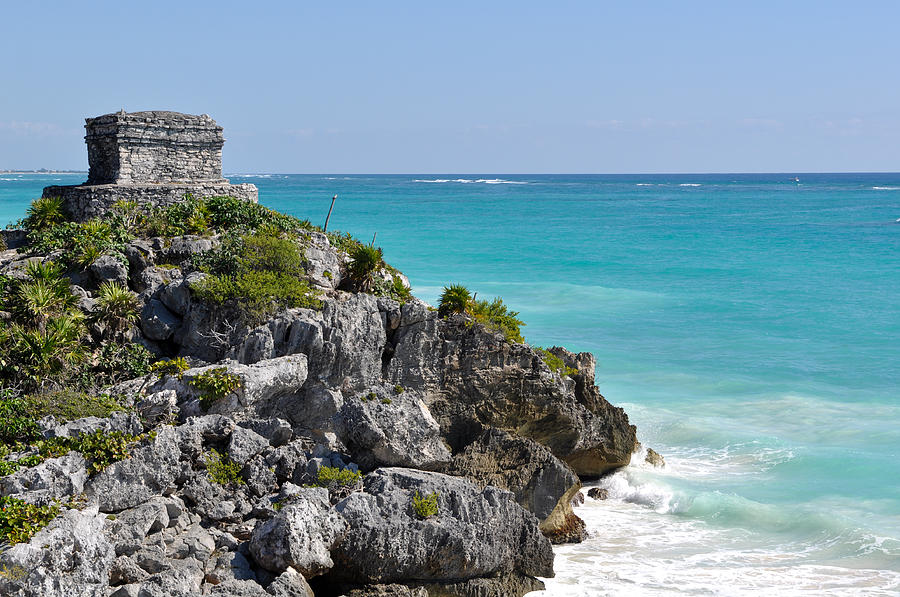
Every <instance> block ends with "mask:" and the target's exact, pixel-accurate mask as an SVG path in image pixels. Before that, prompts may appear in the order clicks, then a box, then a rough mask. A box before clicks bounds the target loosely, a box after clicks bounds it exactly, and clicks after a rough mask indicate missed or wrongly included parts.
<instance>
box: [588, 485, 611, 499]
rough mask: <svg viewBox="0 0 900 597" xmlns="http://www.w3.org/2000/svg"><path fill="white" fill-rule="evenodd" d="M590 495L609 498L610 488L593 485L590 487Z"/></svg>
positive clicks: (597, 497) (594, 497)
mask: <svg viewBox="0 0 900 597" xmlns="http://www.w3.org/2000/svg"><path fill="white" fill-rule="evenodd" d="M588 497H589V498H593V499H595V500H605V499H608V498H609V490H606V489H602V488H600V487H591V488H590V489H588Z"/></svg>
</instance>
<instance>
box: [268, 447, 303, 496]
mask: <svg viewBox="0 0 900 597" xmlns="http://www.w3.org/2000/svg"><path fill="white" fill-rule="evenodd" d="M308 460H309V459H308V458H307V456H306V447H305V441H304V440H294V441H292V442H291V443H289V444H287V445H285V446H281V447H280V448H278V449H276V450H275V451H274V452H272V453H271V454H270V455H268V456H267V457H266V463H267V464H268V465H269V466H271V467H272V468H273V469H275V475H276V476H277V477H278V479H279V480H281V481H290V482H292V483H296V484H298V485H299V484H302V483H303V477H304V475H305V474H306V464H307V461H308Z"/></svg>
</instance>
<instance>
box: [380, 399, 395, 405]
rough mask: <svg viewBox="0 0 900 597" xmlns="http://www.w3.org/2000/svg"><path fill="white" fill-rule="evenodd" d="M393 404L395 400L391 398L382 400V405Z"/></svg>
mask: <svg viewBox="0 0 900 597" xmlns="http://www.w3.org/2000/svg"><path fill="white" fill-rule="evenodd" d="M392 402H393V400H391V399H390V398H382V399H381V403H382V404H391V403H392Z"/></svg>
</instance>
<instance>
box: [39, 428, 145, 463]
mask: <svg viewBox="0 0 900 597" xmlns="http://www.w3.org/2000/svg"><path fill="white" fill-rule="evenodd" d="M143 437H144V436H142V435H131V434H128V433H123V432H121V431H95V432H94V433H82V434H81V435H79V436H78V437H75V438H58V439H60V440H68V441H62V442H61V447H63V448H68V450H74V451H76V452H81V455H82V456H84V458H85V460H87V461H88V467H87V468H88V472H89V473H97V472H100V471H102V470H103V469H105V468H106V467H108V466H109V465H111V464H112V463H114V462H118V461H120V460H124V459H126V458H128V456H129V448H130V446H131V445H132V444H134V443H135V442H137V441H139V440H141V439H143ZM39 449H40V448H39ZM68 450H67V451H68ZM41 452H42V453H43V450H41Z"/></svg>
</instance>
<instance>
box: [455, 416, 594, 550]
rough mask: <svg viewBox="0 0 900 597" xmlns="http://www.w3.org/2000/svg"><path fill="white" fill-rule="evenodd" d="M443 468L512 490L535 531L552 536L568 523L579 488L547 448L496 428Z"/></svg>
mask: <svg viewBox="0 0 900 597" xmlns="http://www.w3.org/2000/svg"><path fill="white" fill-rule="evenodd" d="M443 472H446V473H449V474H452V475H457V476H463V477H467V478H469V479H472V480H473V481H475V482H476V483H477V484H478V485H480V486H482V487H484V486H487V485H493V486H495V487H499V488H501V489H507V490H509V491H511V492H513V495H515V499H516V502H517V503H518V504H519V505H520V506H522V507H523V508H525V509H526V510H528V511H529V512H532V513H533V514H534V515H535V516H537V518H538V520H540V521H541V531H543V532H544V533H545V534H547V535H554V536H555V535H556V533H557V531H559V530H560V529H562V528H564V527H568V526H569V525H570V522H569V519H570V518H571V517H572V516H574V512H573V511H572V499H573V497H574V496H575V495H576V494H577V493H578V490H579V489H580V488H581V481H579V480H578V477H577V476H576V475H575V473H574V472H573V471H572V469H570V468H569V467H568V466H567V465H566V464H565V463H564V462H562V461H560V460H559V459H558V458H556V457H555V456H553V454H552V453H551V452H550V450H548V449H547V448H545V447H544V446H542V445H540V444H538V443H537V442H535V441H533V440H530V439H528V438H524V437H518V436H516V435H513V434H511V433H509V432H507V431H503V430H500V429H486V430H484V431H483V432H482V433H481V435H479V436H478V437H477V438H476V439H475V441H473V442H472V443H471V444H469V445H468V446H466V448H465V449H464V450H463V451H462V452H460V453H458V454H456V455H455V456H454V457H453V462H452V463H451V464H450V465H449V466H447V467H446V468H445V469H444V470H443Z"/></svg>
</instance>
